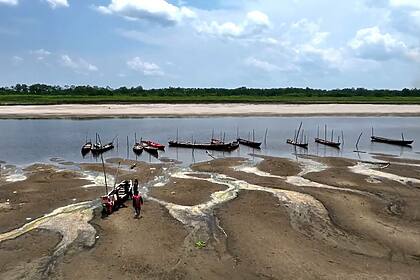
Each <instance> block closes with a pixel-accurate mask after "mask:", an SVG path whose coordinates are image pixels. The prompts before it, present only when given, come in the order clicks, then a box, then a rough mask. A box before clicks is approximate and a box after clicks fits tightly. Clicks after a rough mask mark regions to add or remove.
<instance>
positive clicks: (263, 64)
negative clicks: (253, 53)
mask: <svg viewBox="0 0 420 280" xmlns="http://www.w3.org/2000/svg"><path fill="white" fill-rule="evenodd" d="M245 64H246V65H248V66H252V67H255V68H258V69H260V70H263V71H266V72H272V71H276V70H279V69H280V68H279V67H278V66H277V65H274V64H272V63H270V62H268V61H264V60H260V59H257V58H255V57H248V58H247V59H246V60H245Z"/></svg>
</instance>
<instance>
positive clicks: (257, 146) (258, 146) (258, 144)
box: [237, 138, 261, 149]
mask: <svg viewBox="0 0 420 280" xmlns="http://www.w3.org/2000/svg"><path fill="white" fill-rule="evenodd" d="M237 141H238V143H239V144H241V145H244V146H248V147H251V148H255V149H261V142H254V141H249V140H245V139H241V138H238V140H237Z"/></svg>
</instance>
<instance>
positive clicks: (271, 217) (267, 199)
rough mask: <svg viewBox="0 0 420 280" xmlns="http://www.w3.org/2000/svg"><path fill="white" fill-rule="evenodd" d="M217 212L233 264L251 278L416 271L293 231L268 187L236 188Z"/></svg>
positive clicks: (408, 274) (405, 275) (407, 274)
mask: <svg viewBox="0 0 420 280" xmlns="http://www.w3.org/2000/svg"><path fill="white" fill-rule="evenodd" d="M216 215H217V217H218V218H219V219H220V225H221V227H223V229H224V230H225V232H226V233H227V248H228V252H230V254H232V255H233V256H234V257H235V259H236V261H237V263H238V268H236V269H237V270H240V271H246V272H248V273H251V275H252V277H251V278H253V279H277V277H278V276H279V275H281V276H282V277H283V278H284V279H337V278H338V279H374V278H375V277H379V278H381V279H396V278H398V277H400V278H401V279H415V277H417V276H416V274H417V273H418V272H419V271H420V269H419V267H418V266H416V264H414V263H411V264H402V263H399V262H391V261H389V260H388V259H386V258H373V257H368V256H364V255H360V254H353V253H351V252H349V251H346V250H342V249H335V248H332V247H330V246H325V244H323V243H320V242H318V240H313V239H312V238H311V237H308V236H304V235H301V234H299V233H296V232H295V230H294V229H293V228H292V227H291V226H290V222H289V218H288V215H287V212H286V210H285V209H284V208H283V207H281V205H280V204H279V202H278V200H277V199H275V198H274V197H273V196H271V195H270V194H267V193H261V192H241V193H240V194H239V197H238V198H237V199H236V200H234V201H232V202H231V203H229V204H225V205H223V207H221V208H220V209H219V210H217V212H216ZM354 246H359V245H357V244H354ZM390 266H392V268H393V269H392V271H390V270H389V267H390ZM367 267H369V269H367ZM249 268H252V269H249Z"/></svg>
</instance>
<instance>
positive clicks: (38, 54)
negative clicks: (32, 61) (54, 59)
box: [29, 49, 51, 60]
mask: <svg viewBox="0 0 420 280" xmlns="http://www.w3.org/2000/svg"><path fill="white" fill-rule="evenodd" d="M29 53H30V54H32V55H34V56H35V57H36V59H38V60H44V59H45V58H46V57H47V56H49V55H51V52H49V51H47V50H44V49H39V50H32V51H30V52H29Z"/></svg>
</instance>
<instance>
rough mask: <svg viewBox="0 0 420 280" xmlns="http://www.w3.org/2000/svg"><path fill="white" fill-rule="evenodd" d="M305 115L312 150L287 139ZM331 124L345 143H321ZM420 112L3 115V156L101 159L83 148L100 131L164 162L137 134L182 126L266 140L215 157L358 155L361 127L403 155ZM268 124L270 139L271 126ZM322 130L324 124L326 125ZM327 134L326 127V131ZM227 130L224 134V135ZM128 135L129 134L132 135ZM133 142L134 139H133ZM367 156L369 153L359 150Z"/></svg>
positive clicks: (160, 134) (22, 160)
mask: <svg viewBox="0 0 420 280" xmlns="http://www.w3.org/2000/svg"><path fill="white" fill-rule="evenodd" d="M301 121H303V128H304V131H305V134H306V135H308V137H309V149H308V151H305V150H302V149H299V148H296V150H295V147H293V146H290V145H287V144H286V139H287V138H290V137H293V135H294V131H295V129H296V128H297V127H298V125H299V123H300V122H301ZM324 124H327V125H328V130H329V131H331V129H334V133H335V134H334V135H336V137H337V136H338V135H340V136H341V135H342V134H343V135H344V143H343V148H342V149H341V150H337V149H334V148H330V147H327V146H322V145H318V144H315V143H314V141H313V138H314V137H316V136H317V131H318V126H320V127H321V128H323V126H324ZM419 124H420V118H418V117H377V118H372V117H321V118H320V117H306V118H302V117H234V118H233V117H232V118H230V117H220V118H143V119H97V120H63V119H59V120H0V130H1V131H2V134H1V135H0V160H4V161H7V162H8V163H12V164H29V163H33V162H48V161H49V160H50V159H51V158H57V157H58V158H63V159H65V160H67V161H74V162H96V161H98V162H99V161H100V160H99V159H95V158H93V157H92V155H91V154H89V155H87V156H86V157H85V158H82V155H81V152H80V149H81V147H82V145H83V144H84V141H85V138H86V137H88V139H92V140H93V141H94V140H95V133H96V132H97V133H99V134H100V136H101V139H102V142H104V143H106V142H109V141H111V140H112V139H113V138H114V137H116V136H118V137H117V138H116V141H115V142H114V144H115V149H114V150H112V151H109V152H107V153H106V154H105V155H104V157H105V158H110V157H123V158H130V159H139V160H142V161H146V162H159V161H158V160H157V159H155V158H154V157H153V156H152V155H150V154H148V153H147V152H143V153H142V154H141V155H140V156H136V155H135V154H134V153H133V151H132V146H133V143H134V134H135V133H136V134H137V138H138V139H139V138H140V137H142V138H143V139H151V140H155V141H158V142H160V143H163V144H167V142H168V140H170V139H175V138H176V137H177V136H176V135H177V129H178V130H179V136H178V137H179V140H180V141H182V140H185V141H191V139H193V140H194V141H196V142H208V141H209V139H210V138H211V137H212V134H214V136H215V137H218V138H221V137H225V138H226V141H228V140H229V141H230V140H233V139H236V137H237V133H238V131H239V135H240V136H241V137H242V138H252V131H253V130H255V140H256V141H262V142H263V144H262V149H261V150H254V149H252V148H248V147H244V146H241V147H240V149H238V150H236V151H234V152H232V153H223V152H212V154H213V156H215V157H223V156H247V155H248V154H250V153H255V154H262V155H273V156H287V157H292V156H293V155H294V154H295V153H308V154H314V155H319V156H345V157H357V156H358V155H357V154H356V153H354V152H353V151H354V150H355V143H356V141H357V138H358V136H359V134H360V133H361V132H363V137H362V139H361V141H360V143H359V150H361V151H365V152H369V153H387V154H393V155H398V156H403V157H411V158H416V157H418V154H416V151H417V147H418V145H420V143H419V141H420V125H419ZM372 127H374V128H375V134H376V135H380V136H385V137H394V138H398V137H400V135H401V133H402V132H404V136H405V138H406V139H409V138H410V139H417V140H419V141H415V142H414V144H413V147H412V148H409V147H399V146H391V145H386V144H381V143H371V142H370V139H369V137H370V133H371V128H372ZM266 130H268V134H267V139H266V141H264V140H265V139H264V134H265V131H266ZM321 131H322V129H321ZM321 134H322V132H321ZM219 135H221V136H219ZM127 137H128V138H127ZM127 144H128V145H127ZM359 156H360V157H362V158H366V157H368V155H367V154H359ZM160 157H164V158H169V159H176V160H179V161H182V162H184V164H190V163H192V162H199V161H203V160H208V159H210V157H209V156H208V155H207V154H206V151H204V150H195V151H192V150H189V149H180V148H169V147H167V148H166V150H165V152H162V153H161V154H160Z"/></svg>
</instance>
